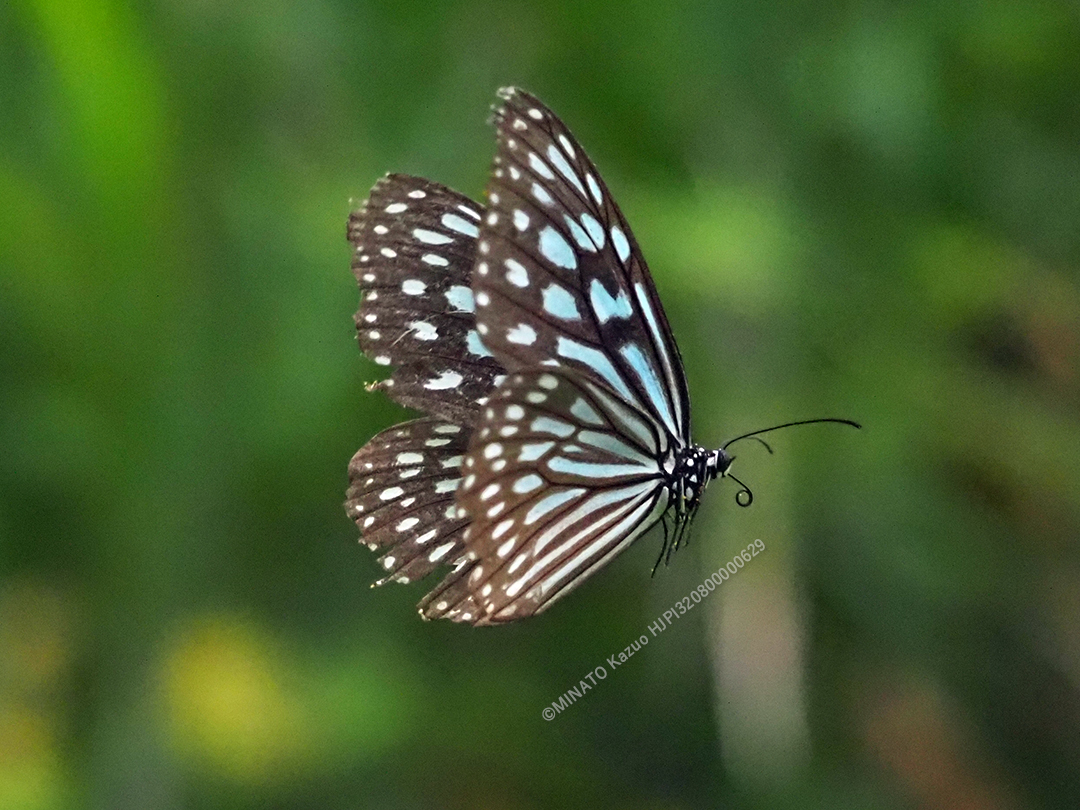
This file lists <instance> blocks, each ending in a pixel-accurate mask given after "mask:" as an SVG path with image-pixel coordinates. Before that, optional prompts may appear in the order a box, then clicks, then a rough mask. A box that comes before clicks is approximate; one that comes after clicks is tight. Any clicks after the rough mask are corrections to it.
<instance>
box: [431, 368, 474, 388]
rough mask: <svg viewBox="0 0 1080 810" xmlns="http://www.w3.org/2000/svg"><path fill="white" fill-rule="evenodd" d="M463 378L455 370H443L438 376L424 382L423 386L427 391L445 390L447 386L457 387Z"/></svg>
mask: <svg viewBox="0 0 1080 810" xmlns="http://www.w3.org/2000/svg"><path fill="white" fill-rule="evenodd" d="M463 379H464V377H462V376H461V375H460V374H458V373H457V372H456V371H444V372H442V373H441V374H440V375H439V376H438V377H435V378H434V379H431V380H428V381H427V382H426V383H424V388H426V389H428V390H429V391H445V390H446V389H448V388H457V387H458V386H459V385H461V381H462V380H463Z"/></svg>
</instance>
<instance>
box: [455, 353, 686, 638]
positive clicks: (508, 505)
mask: <svg viewBox="0 0 1080 810" xmlns="http://www.w3.org/2000/svg"><path fill="white" fill-rule="evenodd" d="M660 433H661V431H657V429H656V426H655V423H654V420H653V418H652V417H651V416H649V415H648V414H646V413H644V412H641V411H639V410H636V409H634V408H632V407H630V406H628V405H627V404H626V403H624V402H623V401H622V399H621V397H619V395H618V394H617V393H616V392H614V391H611V390H610V389H608V388H607V387H606V386H604V385H602V384H600V383H597V382H595V381H592V380H590V379H588V378H587V377H586V376H585V375H581V374H578V373H576V372H571V371H562V370H552V371H550V372H547V371H532V372H522V373H516V374H515V373H511V374H510V376H508V377H507V379H506V380H505V381H503V383H502V384H501V385H500V386H499V387H498V388H496V389H495V391H494V392H492V395H491V397H490V399H489V401H488V404H487V405H486V406H485V408H484V411H483V420H482V421H481V422H480V424H479V426H478V428H477V430H476V431H474V433H473V436H472V440H471V443H470V447H469V452H468V454H467V455H466V457H465V465H464V467H463V470H462V472H463V474H464V476H465V477H464V480H463V482H462V485H461V489H460V491H459V493H458V503H459V504H460V506H461V507H462V509H463V510H464V512H465V514H466V516H467V518H468V519H469V521H470V523H469V527H468V528H467V529H466V532H465V535H464V543H465V545H466V547H467V548H468V550H469V553H470V554H471V555H475V556H476V561H475V562H474V563H473V564H472V567H471V569H470V571H469V574H468V577H467V578H463V579H462V580H461V582H460V583H459V585H458V588H457V596H458V603H457V605H456V606H455V610H456V612H457V613H458V615H459V616H460V615H462V614H468V615H469V616H470V617H471V618H470V619H467V620H471V621H473V622H474V623H479V624H490V623H498V622H506V621H512V620H515V619H520V618H523V617H524V616H528V615H531V614H533V613H537V612H539V611H541V610H543V609H544V608H546V607H547V606H548V605H549V604H551V602H552V601H554V600H555V599H556V598H558V597H559V596H562V595H563V594H565V593H567V592H569V590H570V589H572V588H573V587H574V586H576V585H577V584H579V583H580V582H582V581H583V580H584V579H585V578H586V577H587V576H588V575H589V574H590V573H591V572H592V571H594V570H596V569H597V568H599V567H600V566H602V565H603V564H604V563H606V562H607V561H608V560H610V559H611V558H612V557H613V556H614V555H615V554H617V553H618V552H619V551H620V550H622V549H623V548H625V547H626V546H627V545H628V544H629V543H630V542H631V541H632V540H633V539H634V538H636V537H637V536H638V535H639V534H641V533H642V532H643V531H645V530H646V529H648V528H649V526H651V525H652V524H653V523H654V522H655V521H656V520H657V519H658V518H659V516H660V514H661V513H662V512H663V510H664V509H665V508H666V506H667V502H668V497H669V493H668V490H667V488H666V487H665V486H664V473H663V470H662V463H663V462H662V458H663V456H664V452H665V451H664V445H663V444H662V442H661V435H660Z"/></svg>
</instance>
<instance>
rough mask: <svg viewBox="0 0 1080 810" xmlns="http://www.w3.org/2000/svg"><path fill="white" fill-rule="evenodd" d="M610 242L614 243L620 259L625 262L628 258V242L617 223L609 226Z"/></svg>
mask: <svg viewBox="0 0 1080 810" xmlns="http://www.w3.org/2000/svg"><path fill="white" fill-rule="evenodd" d="M611 244H612V245H614V247H615V253H616V254H618V256H619V260H620V261H624V262H625V261H626V260H627V259H629V258H630V243H629V242H627V241H626V234H624V233H623V232H622V229H621V228H620V227H619V226H618V225H612V226H611Z"/></svg>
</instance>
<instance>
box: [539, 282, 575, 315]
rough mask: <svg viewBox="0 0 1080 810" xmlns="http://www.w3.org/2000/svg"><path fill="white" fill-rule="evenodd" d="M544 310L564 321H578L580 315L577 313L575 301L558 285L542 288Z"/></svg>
mask: <svg viewBox="0 0 1080 810" xmlns="http://www.w3.org/2000/svg"><path fill="white" fill-rule="evenodd" d="M543 295H544V309H545V310H546V311H547V312H549V313H551V314H552V315H554V316H555V317H556V318H561V319H562V320H564V321H580V320H581V313H580V312H578V308H577V300H576V299H575V298H574V296H573V295H571V294H570V293H569V292H568V291H567V290H565V289H563V288H562V287H560V286H559V285H558V284H554V283H552V284H550V285H548V286H547V287H545V288H544V292H543Z"/></svg>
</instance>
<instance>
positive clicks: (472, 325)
mask: <svg viewBox="0 0 1080 810" xmlns="http://www.w3.org/2000/svg"><path fill="white" fill-rule="evenodd" d="M500 95H501V96H502V98H503V101H504V103H503V104H502V105H501V106H500V107H499V108H498V109H496V111H495V114H494V117H493V121H494V124H495V128H496V133H497V139H498V151H497V154H496V156H495V159H494V166H493V169H492V176H491V182H490V183H489V186H488V196H487V204H486V206H485V205H480V204H478V203H476V202H473V201H472V200H470V199H468V198H467V197H464V196H462V195H460V194H457V193H456V192H454V191H452V190H450V189H447V188H445V187H443V186H440V185H438V184H435V183H432V182H430V181H427V180H423V179H421V178H416V177H409V176H406V175H389V176H387V177H386V178H384V180H382V181H380V182H379V183H378V184H376V187H375V188H374V189H373V190H372V193H371V195H370V197H369V198H368V200H367V201H366V202H365V203H364V205H363V207H362V208H361V209H360V210H358V211H357V212H355V213H354V214H353V215H352V217H351V218H350V222H349V239H350V241H351V242H352V244H353V249H354V254H353V271H354V274H355V275H356V278H357V281H358V282H359V284H360V288H361V290H362V292H363V299H362V302H361V306H360V310H359V312H358V313H357V316H356V325H357V331H358V338H359V341H360V345H361V348H362V349H363V351H364V352H365V353H366V354H367V355H368V356H369V357H371V358H372V359H373V360H374V361H375V362H376V363H378V364H381V365H388V366H393V367H394V372H393V374H392V376H391V377H390V378H389V379H388V380H385V381H383V382H381V383H378V384H376V386H375V387H377V388H380V389H382V390H384V391H386V393H387V394H388V395H389V396H391V397H392V398H394V399H396V400H397V401H398V402H400V403H401V404H403V405H407V406H409V407H412V408H416V409H418V410H420V411H423V412H425V413H426V414H428V417H426V418H423V419H417V420H414V421H412V422H407V423H405V424H403V425H399V426H396V427H394V428H390V429H389V430H387V431H384V432H383V433H381V434H379V435H378V436H376V437H375V438H373V439H372V440H371V441H370V442H368V444H367V445H365V446H364V448H362V449H361V450H360V451H359V452H358V453H357V454H356V456H354V458H353V460H352V462H351V463H350V467H349V472H350V488H349V493H348V499H347V501H346V509H347V511H348V512H349V514H350V516H351V517H352V518H353V519H354V520H356V522H357V525H358V526H359V527H360V529H361V532H362V534H363V539H364V540H365V541H366V542H367V543H368V545H369V546H370V547H371V548H372V549H373V550H375V549H379V550H382V551H383V556H382V557H381V558H380V562H381V564H382V566H383V567H384V568H385V569H386V571H387V576H386V578H385V579H384V580H382V581H387V580H393V581H399V582H408V581H412V580H414V579H416V578H418V577H421V576H425V575H426V574H428V573H430V572H431V571H432V570H434V569H435V568H437V567H440V566H443V565H449V566H451V570H450V573H449V574H448V575H447V576H446V577H445V578H444V579H443V581H442V582H441V583H439V585H437V586H436V587H435V588H434V589H433V590H432V591H431V592H430V593H429V594H428V595H427V596H426V597H424V599H423V601H421V603H420V612H421V615H423V616H425V617H426V618H450V619H452V620H455V621H461V622H467V623H471V624H498V623H503V622H508V621H514V620H517V619H521V618H524V617H526V616H530V615H533V614H536V613H539V612H541V611H543V610H545V609H546V608H547V607H549V606H550V605H551V604H552V603H553V602H554V601H555V600H556V599H558V598H560V597H562V596H564V595H566V594H567V593H569V592H570V591H571V590H573V588H575V587H576V586H577V585H579V584H581V582H583V581H584V580H585V579H587V578H588V577H589V576H591V574H592V573H594V572H595V571H597V570H599V569H600V568H602V567H603V566H604V565H605V564H606V563H607V562H608V561H609V560H611V559H612V558H613V557H614V556H615V555H617V554H618V553H619V552H620V551H622V550H623V549H625V548H626V547H627V546H628V545H629V544H630V543H632V542H633V541H634V540H635V539H637V538H638V537H640V536H641V535H642V534H643V533H644V532H646V531H647V530H648V529H649V528H651V527H652V526H654V525H656V524H657V523H658V522H660V521H661V520H662V519H664V518H669V519H670V523H672V524H673V528H674V530H675V533H674V536H673V538H672V541H671V542H670V543H669V542H668V535H667V533H666V531H665V540H664V548H665V549H666V551H667V554H668V555H670V553H671V550H672V549H674V548H675V547H677V546H678V544H679V543H680V541H681V540H682V538H683V535H684V533H685V529H686V526H687V525H688V524H689V522H690V521H691V519H692V518H693V516H694V513H695V512H696V510H697V508H698V505H699V503H700V500H701V495H702V492H703V491H704V489H705V487H706V486H707V484H708V483H709V482H710V481H712V480H713V479H715V478H716V477H717V476H724V475H727V474H728V469H729V467H730V465H731V462H732V457H731V456H730V455H728V454H727V453H726V452H725V451H724V450H723V449H721V450H708V449H705V448H703V447H700V446H698V445H696V444H694V443H693V441H692V440H691V437H690V400H689V392H688V390H687V386H686V378H685V375H684V372H683V368H682V361H681V358H680V356H679V351H678V348H677V346H676V344H675V340H674V337H673V336H672V333H671V329H670V327H669V325H668V322H667V319H666V318H665V316H664V312H663V307H662V305H661V302H660V298H659V296H658V295H657V292H656V289H655V286H654V284H653V281H652V277H651V275H650V274H649V270H648V267H647V266H646V264H645V260H644V258H643V257H642V254H641V251H640V249H639V247H638V245H637V243H636V241H635V239H634V236H633V233H632V231H631V230H630V227H629V225H628V224H627V222H626V220H625V218H624V217H623V215H622V213H621V211H620V210H619V208H618V206H617V205H616V203H615V201H614V199H613V198H612V195H611V193H610V191H609V190H608V188H607V186H606V185H605V184H604V182H603V180H602V179H601V177H600V174H599V172H598V171H597V170H596V168H595V166H594V165H593V164H592V162H591V161H590V160H589V158H588V157H587V156H586V154H585V152H584V150H583V149H582V148H581V146H580V145H579V144H578V142H577V141H576V139H574V137H573V136H572V135H571V134H570V132H569V130H568V129H567V128H566V126H565V125H564V124H563V123H562V122H561V121H560V120H559V119H558V118H557V117H556V116H555V115H554V114H553V113H552V112H551V111H550V110H549V109H547V108H546V107H544V106H543V105H542V104H541V103H540V102H539V101H538V100H537V99H536V98H534V97H533V96H530V95H529V94H527V93H524V92H522V91H520V90H514V89H508V90H505V91H501V93H500ZM668 522H669V521H665V530H666V529H667V528H668ZM661 554H662V555H663V554H664V551H663V550H662V552H661Z"/></svg>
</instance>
